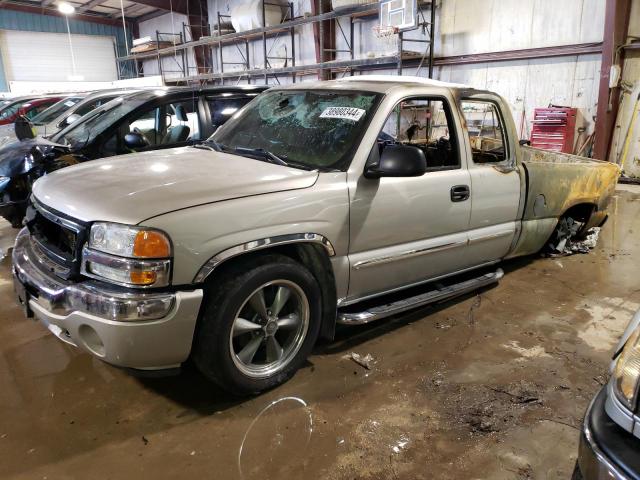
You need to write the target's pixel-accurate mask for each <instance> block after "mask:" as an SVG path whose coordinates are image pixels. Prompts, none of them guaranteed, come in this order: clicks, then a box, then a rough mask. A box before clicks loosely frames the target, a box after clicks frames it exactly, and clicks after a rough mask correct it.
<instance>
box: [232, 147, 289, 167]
mask: <svg viewBox="0 0 640 480" xmlns="http://www.w3.org/2000/svg"><path fill="white" fill-rule="evenodd" d="M235 151H236V152H237V153H240V154H243V153H246V154H248V155H256V156H258V157H262V158H264V159H265V160H266V161H267V162H269V163H275V164H276V165H282V166H284V167H288V166H289V164H288V163H287V162H286V161H284V160H283V159H282V158H280V157H279V156H278V155H276V154H275V153H273V152H270V151H269V150H265V149H264V148H247V147H236V148H235Z"/></svg>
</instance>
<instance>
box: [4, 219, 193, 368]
mask: <svg viewBox="0 0 640 480" xmlns="http://www.w3.org/2000/svg"><path fill="white" fill-rule="evenodd" d="M12 259H13V275H14V284H15V289H16V293H17V294H18V299H19V301H20V302H21V303H22V304H23V306H24V308H25V311H26V314H27V316H31V315H35V316H36V317H37V318H38V319H39V320H40V321H41V322H42V323H43V324H45V325H46V326H47V328H48V329H49V330H50V331H51V332H52V333H53V334H55V335H56V336H57V337H58V338H59V339H60V340H62V341H64V342H66V343H69V344H71V345H74V346H77V347H80V348H83V349H84V350H87V351H88V352H90V353H92V354H94V355H96V356H97V357H99V358H101V359H103V360H105V361H106V362H108V363H112V364H114V365H118V366H122V367H129V368H138V369H164V368H174V367H176V366H178V365H179V364H180V363H182V362H183V361H185V360H186V359H187V357H188V356H189V353H190V351H191V343H192V340H193V333H194V330H195V325H196V320H197V318H198V312H199V309H200V303H201V302H202V290H193V291H183V292H170V293H149V292H143V293H138V292H132V291H124V290H122V289H120V290H118V289H116V288H109V287H107V286H105V285H104V284H102V283H99V282H95V281H87V282H80V283H73V282H67V281H64V280H62V279H60V278H59V277H57V276H55V275H53V274H52V273H50V272H51V271H52V269H53V268H54V266H53V265H50V262H49V261H48V259H47V258H44V257H43V256H42V255H39V254H38V253H37V252H36V250H35V249H34V247H33V245H32V243H31V239H30V237H29V233H28V231H27V230H26V229H23V230H22V231H21V232H20V233H19V234H18V237H17V238H16V243H15V246H14V249H13V254H12Z"/></svg>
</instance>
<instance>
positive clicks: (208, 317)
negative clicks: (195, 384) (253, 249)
mask: <svg viewBox="0 0 640 480" xmlns="http://www.w3.org/2000/svg"><path fill="white" fill-rule="evenodd" d="M274 280H285V281H288V282H292V283H293V284H295V285H297V286H298V287H299V288H300V289H301V291H302V292H304V295H305V296H306V300H307V301H308V313H309V315H308V327H307V329H306V335H304V338H303V339H301V340H300V343H301V346H299V350H298V351H297V353H296V354H295V356H292V358H291V359H290V360H289V361H288V363H287V364H286V366H284V367H283V368H282V369H281V370H280V371H278V372H276V373H274V374H273V375H269V376H265V377H262V378H255V377H252V376H249V375H246V374H245V373H244V372H242V371H241V370H240V369H239V368H238V367H237V366H236V361H235V360H234V359H233V358H232V355H233V353H232V351H231V345H230V344H231V343H232V340H231V338H230V337H231V334H232V328H233V325H234V321H235V318H236V315H237V314H238V313H239V311H240V309H241V308H243V305H246V302H247V301H248V299H249V298H250V297H251V296H252V292H254V291H256V289H259V288H260V287H261V286H262V285H264V284H266V283H268V282H272V281H274ZM320 319H321V292H320V287H319V285H318V282H317V281H316V279H315V278H314V276H313V275H312V274H311V273H310V272H309V270H307V269H306V268H305V267H304V266H303V265H301V264H299V263H297V262H295V261H293V260H292V259H291V258H289V257H287V256H284V255H274V254H268V255H263V256H258V257H255V256H253V257H251V258H250V260H248V261H239V262H237V263H235V264H233V265H231V266H230V267H227V268H225V270H224V271H223V272H222V273H221V274H220V275H219V276H217V277H216V278H215V279H214V280H213V281H212V282H211V285H209V286H208V287H207V289H206V293H205V298H204V300H203V308H202V309H201V317H200V319H199V322H198V328H197V331H196V334H195V339H194V345H193V352H192V358H193V361H194V363H195V365H196V366H197V368H198V369H199V370H200V371H201V372H202V373H203V374H204V375H205V376H206V377H207V378H208V379H210V380H212V381H213V382H215V383H216V384H218V385H219V386H220V387H222V388H223V389H224V390H227V391H228V392H230V393H232V394H234V395H241V396H242V395H250V394H256V393H259V392H262V391H264V390H268V389H270V388H273V387H276V386H278V385H280V384H282V383H284V382H286V381H287V380H289V379H290V378H291V377H292V376H293V375H294V373H295V372H296V371H297V370H298V369H299V368H300V367H301V366H302V365H303V364H304V362H305V361H306V359H307V357H308V356H309V354H310V353H311V350H312V348H313V346H314V344H315V342H316V339H317V338H318V333H319V331H320ZM301 338H302V337H301ZM236 358H237V357H236Z"/></svg>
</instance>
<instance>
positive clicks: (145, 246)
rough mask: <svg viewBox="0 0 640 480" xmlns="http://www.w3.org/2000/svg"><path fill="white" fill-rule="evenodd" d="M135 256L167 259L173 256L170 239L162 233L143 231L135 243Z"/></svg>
mask: <svg viewBox="0 0 640 480" xmlns="http://www.w3.org/2000/svg"><path fill="white" fill-rule="evenodd" d="M133 256H134V257H137V258H167V257H169V256H171V245H170V244H169V239H168V238H167V237H166V236H165V235H163V234H162V233H160V232H156V231H153V230H141V231H139V232H138V233H137V234H136V238H135V240H134V241H133ZM143 273H153V272H143ZM132 275H133V274H132ZM132 280H133V277H132ZM135 283H137V282H135ZM151 283H153V282H151Z"/></svg>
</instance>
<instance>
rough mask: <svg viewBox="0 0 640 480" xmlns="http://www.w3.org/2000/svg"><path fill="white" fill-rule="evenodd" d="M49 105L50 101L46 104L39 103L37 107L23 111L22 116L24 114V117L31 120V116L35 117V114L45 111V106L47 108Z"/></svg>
mask: <svg viewBox="0 0 640 480" xmlns="http://www.w3.org/2000/svg"><path fill="white" fill-rule="evenodd" d="M50 106H51V104H50V103H47V104H40V105H38V106H37V107H34V108H32V109H30V110H28V111H27V112H26V113H25V115H24V116H25V117H27V118H28V119H29V120H31V119H32V118H33V117H35V116H36V115H38V114H39V113H40V112H43V111H45V110H46V109H47V108H49V107H50Z"/></svg>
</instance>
